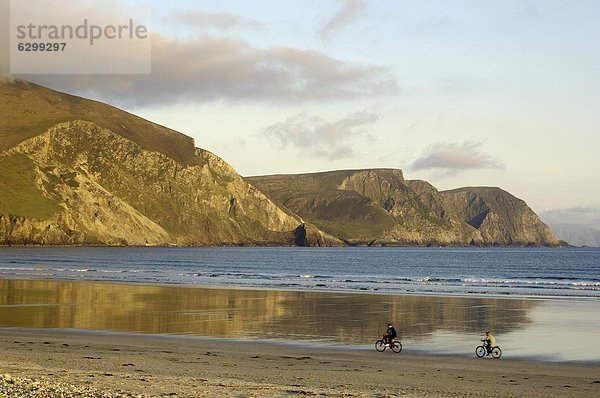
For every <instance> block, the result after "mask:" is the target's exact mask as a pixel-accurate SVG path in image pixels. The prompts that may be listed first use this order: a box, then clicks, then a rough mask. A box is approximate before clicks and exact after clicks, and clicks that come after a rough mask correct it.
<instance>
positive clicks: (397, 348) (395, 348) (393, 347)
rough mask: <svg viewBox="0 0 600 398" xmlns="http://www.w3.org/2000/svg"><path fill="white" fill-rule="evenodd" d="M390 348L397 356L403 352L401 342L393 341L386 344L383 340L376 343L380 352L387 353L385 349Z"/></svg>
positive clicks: (376, 347)
mask: <svg viewBox="0 0 600 398" xmlns="http://www.w3.org/2000/svg"><path fill="white" fill-rule="evenodd" d="M388 347H389V348H390V349H391V350H392V351H394V352H395V353H396V354H398V353H399V352H400V351H402V343H401V342H400V340H392V341H391V344H390V343H386V342H384V341H383V339H379V340H377V341H376V342H375V349H376V350H377V351H379V352H383V351H385V349H386V348H388Z"/></svg>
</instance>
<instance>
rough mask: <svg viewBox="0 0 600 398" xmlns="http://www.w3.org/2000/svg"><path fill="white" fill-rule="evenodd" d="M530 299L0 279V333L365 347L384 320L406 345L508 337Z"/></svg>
mask: <svg viewBox="0 0 600 398" xmlns="http://www.w3.org/2000/svg"><path fill="white" fill-rule="evenodd" d="M538 304H539V303H538V302H537V301H535V300H525V299H522V300H521V299H511V300H501V299H493V298H457V297H427V296H425V297H424V296H388V295H369V294H335V293H321V292H293V291H272V290H267V291H262V290H260V291H259V290H236V289H206V288H190V287H180V286H173V287H170V286H167V287H165V286H146V285H119V284H104V283H89V282H73V281H68V282H60V281H18V280H2V281H0V326H3V327H26V328H76V329H88V330H110V331H120V332H143V333H168V334H185V335H198V336H210V337H228V338H258V339H264V338H267V339H284V340H288V339H290V338H292V339H301V340H316V341H332V342H335V341H348V342H352V343H370V342H371V341H372V340H373V339H374V337H376V336H378V335H379V334H380V333H381V332H382V330H383V328H384V326H385V324H386V323H387V322H388V321H391V322H394V323H395V324H396V325H397V329H398V330H399V332H400V334H401V335H402V336H403V338H408V339H413V340H419V339H427V338H428V336H430V335H432V334H434V333H452V334H465V333H466V334H478V333H481V332H482V331H483V330H486V329H492V330H494V331H495V332H496V333H507V332H514V331H515V330H519V329H521V328H524V327H525V326H526V325H527V324H528V323H529V322H530V320H529V317H528V314H529V312H530V311H531V310H532V308H534V307H535V306H536V305H538Z"/></svg>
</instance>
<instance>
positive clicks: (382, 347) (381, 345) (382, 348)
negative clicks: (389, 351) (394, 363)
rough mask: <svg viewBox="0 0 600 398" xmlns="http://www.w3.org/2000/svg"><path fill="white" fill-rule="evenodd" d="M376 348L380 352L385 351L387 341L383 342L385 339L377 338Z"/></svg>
mask: <svg viewBox="0 0 600 398" xmlns="http://www.w3.org/2000/svg"><path fill="white" fill-rule="evenodd" d="M375 349H376V350H377V351H379V352H383V351H385V343H384V342H383V340H377V341H376V342H375Z"/></svg>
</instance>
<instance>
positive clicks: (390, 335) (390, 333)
mask: <svg viewBox="0 0 600 398" xmlns="http://www.w3.org/2000/svg"><path fill="white" fill-rule="evenodd" d="M396 337H398V333H396V329H394V327H393V326H392V324H391V323H388V324H387V330H386V331H385V333H384V334H383V342H384V343H386V344H389V345H390V347H391V346H392V345H393V343H392V342H393V340H394V339H395V338H396Z"/></svg>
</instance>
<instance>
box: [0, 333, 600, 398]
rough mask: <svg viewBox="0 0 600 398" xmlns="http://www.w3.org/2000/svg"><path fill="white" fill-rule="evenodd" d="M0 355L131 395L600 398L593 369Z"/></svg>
mask: <svg viewBox="0 0 600 398" xmlns="http://www.w3.org/2000/svg"><path fill="white" fill-rule="evenodd" d="M0 352H1V353H2V354H1V356H0V367H1V371H2V373H3V374H9V375H11V377H24V378H29V379H34V380H36V381H37V382H38V383H42V384H43V383H52V384H59V383H69V384H72V385H75V386H79V387H85V388H94V389H97V390H101V391H107V392H112V393H129V394H132V395H133V396H135V395H137V394H140V395H143V396H149V397H163V396H179V397H293V396H331V397H351V396H358V397H387V396H389V397H394V396H408V397H410V396H414V397H465V396H468V397H597V396H598V394H599V392H600V367H599V366H597V365H590V364H588V365H585V364H565V363H563V364H557V363H540V362H524V361H516V360H505V359H500V360H493V359H487V358H486V359H478V358H475V357H473V358H466V357H452V356H433V355H414V354H406V353H404V352H402V353H400V354H394V353H392V352H390V351H389V350H386V351H385V352H383V353H378V352H376V351H375V350H372V351H371V350H367V349H347V348H343V347H341V348H323V347H315V346H312V347H311V346H290V345H282V344H273V343H262V342H245V341H229V340H219V339H199V338H185V337H182V338H176V337H168V336H146V335H123V334H95V333H88V332H83V333H78V332H72V331H56V330H55V331H53V330H22V329H2V330H0ZM8 396H10V395H8ZM32 396H34V395H32ZM40 396H41V395H40ZM97 396H101V395H97ZM124 396H127V395H124Z"/></svg>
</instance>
